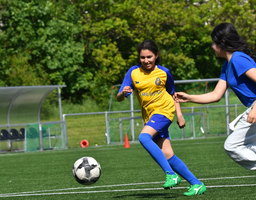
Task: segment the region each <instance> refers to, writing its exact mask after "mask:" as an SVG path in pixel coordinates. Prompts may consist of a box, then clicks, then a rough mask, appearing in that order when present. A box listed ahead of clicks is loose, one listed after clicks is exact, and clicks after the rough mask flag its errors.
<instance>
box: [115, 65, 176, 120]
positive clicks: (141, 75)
mask: <svg viewBox="0 0 256 200" xmlns="http://www.w3.org/2000/svg"><path fill="white" fill-rule="evenodd" d="M125 86H130V87H131V88H132V89H133V91H134V92H135V93H136V95H137V98H138V101H139V103H140V105H141V111H142V117H143V119H144V122H145V124H146V123H147V122H148V120H149V119H150V118H151V116H152V115H153V114H161V115H164V116H165V117H167V118H168V119H170V120H171V121H173V118H174V114H175V104H174V100H173V98H172V96H171V94H173V93H174V89H175V87H174V81H173V78H172V75H171V73H170V70H168V69H167V68H165V67H163V66H160V65H157V68H156V69H155V70H154V71H152V72H150V73H146V72H145V71H144V70H143V69H142V67H141V64H138V65H135V66H133V67H131V68H130V69H129V70H128V72H127V74H126V75H125V78H124V80H123V83H122V86H121V88H120V89H119V92H121V91H123V88H124V87H125ZM129 95H130V94H129V93H128V94H127V95H126V97H127V96H129Z"/></svg>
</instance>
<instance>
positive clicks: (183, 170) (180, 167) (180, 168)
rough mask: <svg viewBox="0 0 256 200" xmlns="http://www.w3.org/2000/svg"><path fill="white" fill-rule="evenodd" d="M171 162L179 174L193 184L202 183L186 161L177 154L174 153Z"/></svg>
mask: <svg viewBox="0 0 256 200" xmlns="http://www.w3.org/2000/svg"><path fill="white" fill-rule="evenodd" d="M168 162H169V164H170V165H171V167H172V168H173V170H174V171H176V172H177V173H178V174H179V175H181V176H182V177H183V178H184V179H186V180H187V181H188V182H189V183H190V184H191V185H194V184H199V185H202V183H201V182H200V181H199V180H198V179H197V178H196V177H195V176H194V175H193V174H192V173H191V172H190V171H189V169H188V167H187V166H186V165H185V163H184V162H183V161H182V160H181V159H179V158H178V157H177V156H176V155H173V156H172V157H171V158H170V159H169V160H168Z"/></svg>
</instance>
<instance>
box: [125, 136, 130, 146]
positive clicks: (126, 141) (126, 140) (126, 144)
mask: <svg viewBox="0 0 256 200" xmlns="http://www.w3.org/2000/svg"><path fill="white" fill-rule="evenodd" d="M124 148H130V144H129V140H128V136H127V133H126V134H125V140H124Z"/></svg>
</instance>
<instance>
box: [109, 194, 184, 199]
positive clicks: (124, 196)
mask: <svg viewBox="0 0 256 200" xmlns="http://www.w3.org/2000/svg"><path fill="white" fill-rule="evenodd" d="M180 196H183V194H177V193H140V194H127V195H119V196H116V197H113V198H114V199H122V198H126V197H133V198H138V199H151V198H152V199H156V198H159V199H160V198H161V199H169V198H177V197H180Z"/></svg>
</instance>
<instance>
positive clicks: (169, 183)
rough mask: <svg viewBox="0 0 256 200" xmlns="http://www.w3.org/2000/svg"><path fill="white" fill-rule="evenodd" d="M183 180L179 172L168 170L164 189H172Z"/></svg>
mask: <svg viewBox="0 0 256 200" xmlns="http://www.w3.org/2000/svg"><path fill="white" fill-rule="evenodd" d="M180 182H181V179H180V177H179V176H178V175H177V174H171V175H170V174H169V172H166V178H165V184H164V185H163V187H164V189H170V188H172V187H175V186H176V185H178V184H179V183H180Z"/></svg>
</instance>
